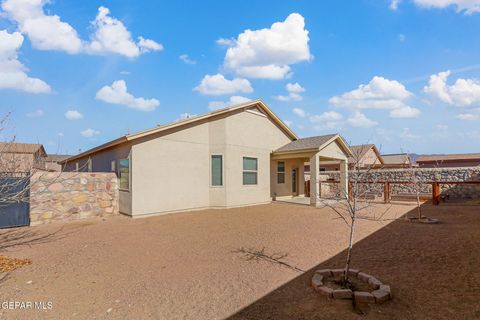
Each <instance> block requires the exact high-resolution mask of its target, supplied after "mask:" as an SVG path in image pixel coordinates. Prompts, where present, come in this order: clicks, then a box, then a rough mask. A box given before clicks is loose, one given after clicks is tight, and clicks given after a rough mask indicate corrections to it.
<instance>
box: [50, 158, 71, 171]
mask: <svg viewBox="0 0 480 320" xmlns="http://www.w3.org/2000/svg"><path fill="white" fill-rule="evenodd" d="M70 157H71V155H68V154H48V155H47V156H46V157H45V158H44V160H43V161H44V163H45V170H47V171H62V165H61V164H60V163H59V162H60V161H63V160H65V159H68V158H70Z"/></svg>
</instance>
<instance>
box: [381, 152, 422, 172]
mask: <svg viewBox="0 0 480 320" xmlns="http://www.w3.org/2000/svg"><path fill="white" fill-rule="evenodd" d="M382 159H383V165H382V168H386V169H394V168H408V167H411V166H413V165H414V164H413V162H412V158H411V157H410V155H409V154H408V153H396V154H382Z"/></svg>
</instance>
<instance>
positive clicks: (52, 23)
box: [2, 0, 163, 58]
mask: <svg viewBox="0 0 480 320" xmlns="http://www.w3.org/2000/svg"><path fill="white" fill-rule="evenodd" d="M49 2H50V1H48V0H5V1H3V3H2V9H3V11H4V12H5V15H6V16H7V17H8V18H9V19H10V20H12V21H15V22H16V23H17V25H18V29H19V31H20V32H21V33H23V34H25V35H26V36H28V38H29V39H30V41H31V42H32V46H33V47H34V48H36V49H40V50H58V51H65V52H68V53H70V54H77V53H81V52H87V53H90V54H105V53H116V54H121V55H124V56H126V57H129V58H135V57H137V56H139V55H140V54H141V53H144V52H149V51H159V50H162V49H163V47H162V45H161V44H159V43H157V42H155V41H153V40H151V39H145V38H143V37H138V39H137V41H136V42H135V41H133V40H132V37H131V34H130V32H129V31H128V29H127V28H126V27H125V26H124V24H123V23H122V22H121V21H120V20H118V19H115V18H113V17H111V16H109V13H110V11H109V9H108V8H105V7H100V8H99V9H98V14H97V16H96V18H95V20H94V21H92V26H93V28H94V33H93V34H92V35H91V41H90V42H88V41H85V40H82V39H81V38H80V37H79V35H78V33H77V31H76V30H75V29H74V28H73V27H72V26H71V25H70V24H68V23H67V22H64V21H62V20H61V18H60V17H59V16H58V15H48V14H46V13H45V10H44V8H43V7H44V5H46V4H48V3H49Z"/></svg>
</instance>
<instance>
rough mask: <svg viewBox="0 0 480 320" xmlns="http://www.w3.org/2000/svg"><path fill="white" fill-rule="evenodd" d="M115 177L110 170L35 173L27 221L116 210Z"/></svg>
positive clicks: (72, 216) (77, 216) (102, 214)
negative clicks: (98, 171) (103, 171)
mask: <svg viewBox="0 0 480 320" xmlns="http://www.w3.org/2000/svg"><path fill="white" fill-rule="evenodd" d="M117 180H118V179H117V177H116V175H115V174H114V173H90V172H37V173H35V175H34V176H33V177H32V183H31V188H30V225H38V224H43V223H49V222H53V221H69V220H77V219H84V218H89V217H94V216H105V215H114V214H118V182H117Z"/></svg>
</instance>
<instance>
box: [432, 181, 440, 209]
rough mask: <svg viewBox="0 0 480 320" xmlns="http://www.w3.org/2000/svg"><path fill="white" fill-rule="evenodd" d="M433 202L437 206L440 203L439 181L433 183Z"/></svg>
mask: <svg viewBox="0 0 480 320" xmlns="http://www.w3.org/2000/svg"><path fill="white" fill-rule="evenodd" d="M432 203H433V204H434V205H436V206H438V205H439V204H440V184H439V183H438V182H433V183H432Z"/></svg>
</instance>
